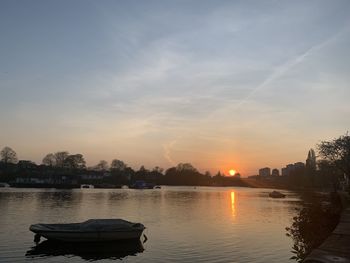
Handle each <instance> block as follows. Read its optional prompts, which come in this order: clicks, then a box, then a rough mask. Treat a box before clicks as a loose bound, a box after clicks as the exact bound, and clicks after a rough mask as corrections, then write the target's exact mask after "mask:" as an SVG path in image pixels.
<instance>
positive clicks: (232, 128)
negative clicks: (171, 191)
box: [0, 0, 350, 176]
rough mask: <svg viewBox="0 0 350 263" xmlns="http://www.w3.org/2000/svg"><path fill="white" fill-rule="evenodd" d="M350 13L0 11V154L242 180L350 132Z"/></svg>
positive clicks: (114, 8)
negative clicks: (190, 168)
mask: <svg viewBox="0 0 350 263" xmlns="http://www.w3.org/2000/svg"><path fill="white" fill-rule="evenodd" d="M349 14H350V1H348V0H328V1H323V0H316V1H313V0H310V1H303V0H300V1H299V0H296V1H287V0H282V1H279V0H278V1H277V0H275V1H273V0H270V1H268V0H266V1H264V0H262V1H260V0H259V1H258V0H257V1H249V0H247V1H233V0H232V1H205V0H198V1H190V0H188V1H180V0H175V1H174V0H172V1H170V0H162V1H133V0H131V1H107V0H101V1H88V0H87V1H78V0H75V1H65V0H62V1H53V0H49V1H47V0H43V1H35V0H33V1H16V0H2V1H0V123H1V125H0V148H2V147H4V146H10V147H12V148H13V149H14V150H15V151H16V152H17V154H18V157H19V159H26V160H33V161H35V162H37V163H41V160H42V158H43V157H44V156H45V155H46V154H47V153H51V152H57V151H62V150H65V151H69V152H70V153H82V154H83V155H84V157H85V159H86V161H87V163H88V165H94V164H96V163H97V162H98V161H99V160H102V159H105V160H107V161H111V160H112V159H115V158H116V159H120V160H123V161H124V162H125V163H127V164H128V165H130V166H131V167H133V168H136V169H137V168H139V167H140V166H141V165H145V166H146V168H149V169H150V168H152V167H154V166H160V167H163V168H169V167H172V166H174V165H176V164H178V163H183V162H189V163H191V164H192V165H194V166H195V167H196V168H198V169H199V170H200V171H202V172H204V171H206V170H209V171H211V172H212V173H216V172H217V171H218V170H221V171H222V172H224V173H227V172H228V170H229V169H235V170H237V171H239V172H240V173H241V174H242V175H243V176H248V175H253V174H257V170H258V169H259V168H261V167H265V166H268V167H271V168H281V167H283V166H284V165H286V164H288V163H294V162H297V161H305V159H306V157H307V152H308V150H309V149H310V148H312V147H315V145H316V144H317V143H319V142H320V141H322V140H330V139H333V138H336V137H339V136H340V135H343V134H345V133H346V132H347V131H348V130H349V128H350V118H349V116H350V103H349V99H350V74H349V73H350V48H349V47H350V16H349Z"/></svg>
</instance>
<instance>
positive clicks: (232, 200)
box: [231, 191, 236, 218]
mask: <svg viewBox="0 0 350 263" xmlns="http://www.w3.org/2000/svg"><path fill="white" fill-rule="evenodd" d="M231 213H232V217H233V218H234V217H236V208H235V192H233V191H232V192H231Z"/></svg>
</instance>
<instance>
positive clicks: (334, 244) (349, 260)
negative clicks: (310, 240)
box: [303, 193, 350, 263]
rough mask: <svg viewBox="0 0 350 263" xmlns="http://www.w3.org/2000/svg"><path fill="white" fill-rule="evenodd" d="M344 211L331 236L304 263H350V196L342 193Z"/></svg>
mask: <svg viewBox="0 0 350 263" xmlns="http://www.w3.org/2000/svg"><path fill="white" fill-rule="evenodd" d="M340 196H341V201H342V205H343V208H344V209H343V211H342V213H341V216H340V220H339V223H338V225H337V226H336V228H335V229H334V231H333V232H332V233H331V235H330V236H329V237H328V238H327V239H326V240H325V241H324V242H323V243H322V244H321V245H320V246H319V247H318V248H316V249H314V250H313V251H312V252H311V253H310V254H309V255H308V256H307V257H306V258H305V260H304V261H303V262H305V263H330V262H342V263H350V206H349V195H348V194H347V193H341V195H340Z"/></svg>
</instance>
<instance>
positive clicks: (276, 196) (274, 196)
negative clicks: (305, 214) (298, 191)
mask: <svg viewBox="0 0 350 263" xmlns="http://www.w3.org/2000/svg"><path fill="white" fill-rule="evenodd" d="M269 196H270V197H272V198H285V197H286V195H285V194H282V193H281V192H278V191H272V192H271V193H269Z"/></svg>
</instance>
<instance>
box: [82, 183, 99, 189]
mask: <svg viewBox="0 0 350 263" xmlns="http://www.w3.org/2000/svg"><path fill="white" fill-rule="evenodd" d="M80 188H81V189H94V188H95V187H94V186H93V185H92V184H82V185H81V186H80Z"/></svg>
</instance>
